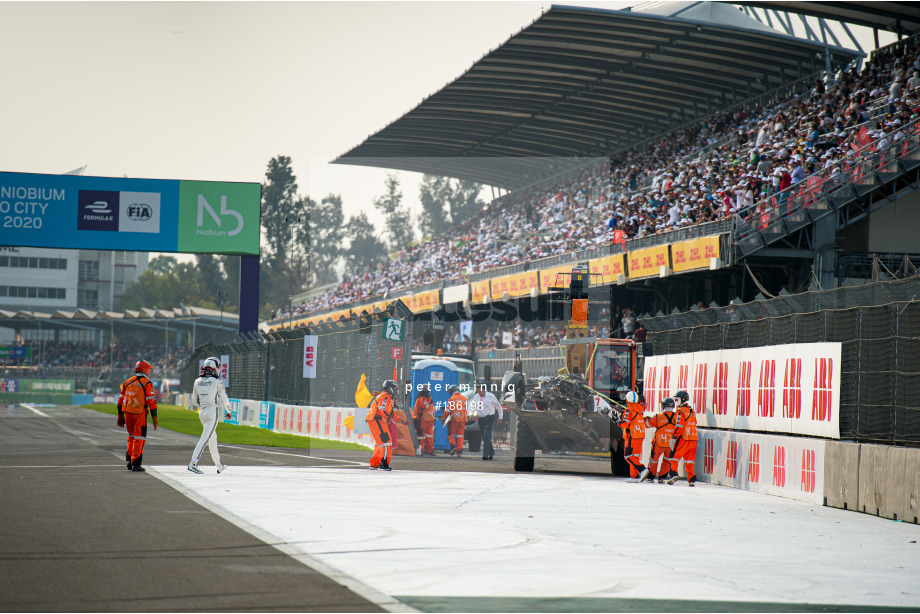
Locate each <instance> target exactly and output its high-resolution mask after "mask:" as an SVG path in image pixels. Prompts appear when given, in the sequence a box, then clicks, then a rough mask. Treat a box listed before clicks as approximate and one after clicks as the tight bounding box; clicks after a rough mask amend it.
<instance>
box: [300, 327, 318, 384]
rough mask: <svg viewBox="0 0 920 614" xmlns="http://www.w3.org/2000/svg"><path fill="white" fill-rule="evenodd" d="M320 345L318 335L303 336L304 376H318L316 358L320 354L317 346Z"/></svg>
mask: <svg viewBox="0 0 920 614" xmlns="http://www.w3.org/2000/svg"><path fill="white" fill-rule="evenodd" d="M318 346H319V337H317V336H316V335H304V338H303V376H304V377H306V378H311V379H313V378H315V377H316V358H317V357H318V356H319V353H318V352H317V347H318Z"/></svg>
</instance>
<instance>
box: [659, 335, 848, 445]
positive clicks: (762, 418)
mask: <svg viewBox="0 0 920 614" xmlns="http://www.w3.org/2000/svg"><path fill="white" fill-rule="evenodd" d="M841 355H842V344H841V343H838V342H830V343H794V344H789V345H776V346H768V347H756V348H743V349H734V350H714V351H707V352H688V353H683V354H666V355H662V356H649V357H647V358H646V359H645V399H646V406H647V407H648V410H649V412H650V413H655V412H657V411H659V410H660V407H661V401H662V400H664V399H665V398H666V397H668V396H670V395H672V394H673V393H674V392H676V391H678V390H686V391H687V393H688V394H689V395H690V403H691V405H692V406H693V409H694V411H695V412H696V413H697V421H698V423H699V425H700V426H709V427H716V428H726V429H741V430H746V431H767V432H774V433H793V434H796V435H814V436H817V437H829V438H834V439H839V438H840V415H839V409H840V364H841Z"/></svg>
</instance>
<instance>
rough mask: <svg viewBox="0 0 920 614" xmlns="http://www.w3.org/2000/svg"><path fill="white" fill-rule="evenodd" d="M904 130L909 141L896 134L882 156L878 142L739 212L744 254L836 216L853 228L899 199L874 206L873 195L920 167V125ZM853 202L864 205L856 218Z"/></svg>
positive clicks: (738, 241) (737, 238)
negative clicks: (897, 138) (849, 207)
mask: <svg viewBox="0 0 920 614" xmlns="http://www.w3.org/2000/svg"><path fill="white" fill-rule="evenodd" d="M900 131H901V132H902V134H904V135H905V138H904V139H902V140H901V141H900V142H897V143H896V142H895V141H894V138H893V137H894V133H892V134H891V135H890V137H889V142H890V144H889V147H888V148H887V149H885V150H884V151H877V150H876V147H877V144H876V143H870V144H867V145H864V146H863V147H862V148H861V149H859V151H857V152H855V154H854V155H853V156H852V158H848V159H845V160H842V161H839V162H837V163H835V164H833V165H831V166H829V167H827V168H825V169H822V170H821V171H819V172H817V173H814V174H812V175H809V176H808V177H806V178H805V179H803V180H802V181H800V182H799V183H797V184H795V185H792V186H789V187H788V188H786V189H785V190H783V191H782V192H778V193H776V194H774V195H772V196H769V197H767V198H765V199H763V200H761V201H759V202H757V203H755V204H754V205H752V206H750V207H748V208H746V209H743V210H741V211H739V212H737V213H736V214H735V215H734V216H733V218H732V219H733V221H734V222H733V223H734V228H733V231H732V234H733V237H734V244H735V245H736V246H737V248H738V249H739V250H740V252H741V254H742V255H744V256H748V255H750V254H753V253H755V252H757V251H759V250H760V249H763V248H765V247H767V246H768V245H770V244H771V243H773V242H775V241H777V240H779V239H781V238H783V237H785V236H787V235H789V234H790V233H792V232H795V231H797V230H799V229H801V228H803V227H805V226H807V225H809V224H811V223H812V222H815V221H817V220H819V219H821V218H823V217H824V216H826V215H829V214H831V213H834V212H835V211H841V212H842V213H843V214H844V215H843V217H842V219H843V224H842V225H848V224H850V223H852V222H853V221H856V220H857V219H859V218H860V217H863V216H864V215H866V214H868V213H869V212H871V211H872V210H874V209H875V208H878V207H879V206H883V205H884V204H887V203H888V202H889V201H890V200H891V197H892V196H894V194H890V195H889V194H886V195H885V196H886V198H883V199H882V202H881V204H880V205H878V206H875V207H873V200H872V195H871V193H872V192H874V191H875V190H877V189H878V188H881V187H883V186H885V185H886V184H888V183H890V182H891V181H892V180H894V179H896V178H898V177H899V176H901V175H905V174H907V173H911V172H916V170H917V168H918V167H920V120H914V121H913V122H911V123H910V124H907V125H905V126H903V127H901V128H900ZM915 183H916V180H914V181H911V182H908V183H907V184H906V187H908V188H909V189H911V190H912V189H914V188H913V186H912V185H911V184H915ZM867 195H868V196H867ZM875 202H877V200H876V201H875ZM850 203H857V204H858V205H859V207H858V212H857V213H856V215H852V214H851V213H850V212H846V211H843V208H844V207H845V206H847V205H849V204H850Z"/></svg>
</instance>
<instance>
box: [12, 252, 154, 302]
mask: <svg viewBox="0 0 920 614" xmlns="http://www.w3.org/2000/svg"><path fill="white" fill-rule="evenodd" d="M147 259H148V254H147V252H111V251H101V250H89V249H49V248H39V247H11V246H0V309H6V310H9V311H14V312H15V311H20V310H34V311H44V312H49V313H54V312H55V311H57V310H64V311H73V310H75V309H78V308H82V309H89V310H91V311H96V310H97V309H98V308H99V307H102V308H103V309H106V310H108V311H111V310H113V309H114V307H115V304H116V303H117V302H118V299H119V298H121V296H122V295H123V294H124V292H125V289H126V288H127V287H128V286H129V285H130V284H131V283H133V282H135V281H137V278H138V277H140V275H141V274H142V273H143V272H144V271H146V270H147Z"/></svg>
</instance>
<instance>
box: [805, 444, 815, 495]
mask: <svg viewBox="0 0 920 614" xmlns="http://www.w3.org/2000/svg"><path fill="white" fill-rule="evenodd" d="M816 479H817V473H816V472H815V451H814V450H802V492H815V481H816Z"/></svg>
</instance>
